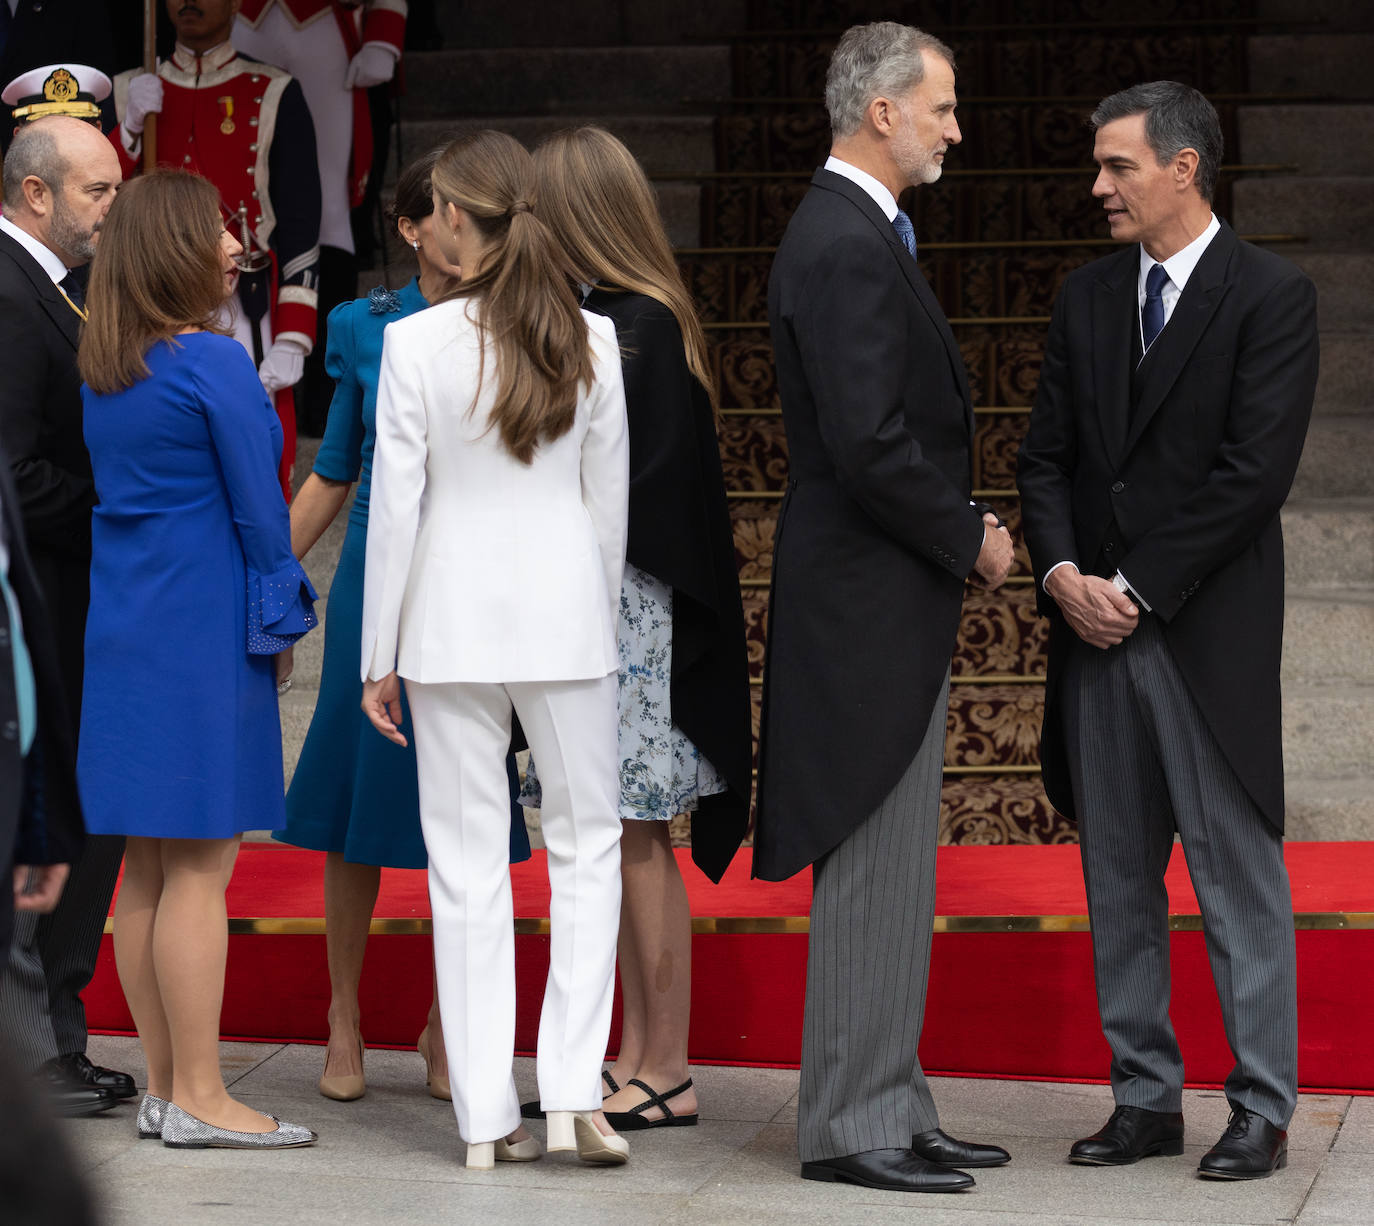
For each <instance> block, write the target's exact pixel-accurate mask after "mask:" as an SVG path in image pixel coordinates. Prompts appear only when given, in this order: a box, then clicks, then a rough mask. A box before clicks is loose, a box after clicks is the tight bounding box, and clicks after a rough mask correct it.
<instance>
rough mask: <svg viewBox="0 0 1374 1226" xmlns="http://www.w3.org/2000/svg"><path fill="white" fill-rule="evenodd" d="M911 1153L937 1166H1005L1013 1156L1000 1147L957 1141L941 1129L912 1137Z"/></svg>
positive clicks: (934, 1129)
mask: <svg viewBox="0 0 1374 1226" xmlns="http://www.w3.org/2000/svg"><path fill="white" fill-rule="evenodd" d="M911 1152H912V1153H913V1154H915V1155H916V1156H917V1157H918V1158H924V1159H925V1160H926V1161H927V1162H933V1163H935V1164H936V1165H937V1166H1005V1165H1006V1164H1007V1163H1008V1162H1010V1161H1011V1155H1010V1154H1009V1153H1007V1151H1006V1150H1005V1149H1003V1148H1002V1147H1001V1146H1000V1145H974V1144H973V1143H972V1142H970V1141H956V1140H955V1139H954V1138H953V1137H951V1136H950V1135H949V1134H948V1133H946V1132H943V1131H941V1130H940V1129H939V1128H932V1129H931V1130H930V1131H929V1132H918V1133H917V1134H916V1135H915V1136H914V1137H912V1138H911Z"/></svg>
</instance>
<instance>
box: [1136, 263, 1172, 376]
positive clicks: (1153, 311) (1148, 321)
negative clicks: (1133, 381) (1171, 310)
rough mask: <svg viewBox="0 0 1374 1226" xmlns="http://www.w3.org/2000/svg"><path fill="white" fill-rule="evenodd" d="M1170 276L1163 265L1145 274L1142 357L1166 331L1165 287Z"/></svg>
mask: <svg viewBox="0 0 1374 1226" xmlns="http://www.w3.org/2000/svg"><path fill="white" fill-rule="evenodd" d="M1168 280H1169V274H1168V273H1167V272H1165V271H1164V265H1163V264H1156V265H1155V266H1154V267H1153V268H1151V269H1150V271H1149V272H1147V273H1146V274H1145V305H1144V306H1143V307H1142V308H1141V311H1140V339H1141V341H1142V343H1143V345H1144V348H1143V350H1142V352H1141V356H1142V357H1143V356H1144V354H1146V353H1148V352H1149V350H1150V346H1151V345H1153V344H1154V343H1155V337H1157V336H1158V335H1159V334H1160V332H1161V331H1163V329H1164V286H1165V285H1166V284H1167V282H1168Z"/></svg>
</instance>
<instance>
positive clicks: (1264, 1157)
mask: <svg viewBox="0 0 1374 1226" xmlns="http://www.w3.org/2000/svg"><path fill="white" fill-rule="evenodd" d="M1287 1165H1288V1134H1287V1133H1286V1132H1284V1131H1283V1130H1282V1129H1281V1128H1275V1127H1274V1125H1273V1124H1271V1123H1270V1122H1269V1121H1268V1120H1266V1119H1265V1118H1264V1116H1262V1115H1256V1114H1255V1113H1254V1112H1253V1111H1247V1110H1245V1108H1244V1107H1235V1108H1233V1109H1232V1111H1231V1122H1230V1123H1229V1124H1227V1125H1226V1131H1225V1132H1223V1133H1222V1134H1221V1140H1220V1141H1218V1142H1217V1143H1216V1144H1215V1145H1213V1146H1212V1148H1211V1149H1209V1150H1208V1151H1207V1152H1206V1153H1205V1154H1203V1155H1202V1161H1201V1162H1199V1163H1198V1168H1197V1173H1198V1174H1199V1175H1201V1176H1202V1177H1203V1178H1204V1179H1264V1178H1266V1177H1267V1176H1269V1175H1272V1174H1273V1173H1274V1172H1275V1171H1281V1170H1282V1169H1283V1168H1284V1167H1285V1166H1287Z"/></svg>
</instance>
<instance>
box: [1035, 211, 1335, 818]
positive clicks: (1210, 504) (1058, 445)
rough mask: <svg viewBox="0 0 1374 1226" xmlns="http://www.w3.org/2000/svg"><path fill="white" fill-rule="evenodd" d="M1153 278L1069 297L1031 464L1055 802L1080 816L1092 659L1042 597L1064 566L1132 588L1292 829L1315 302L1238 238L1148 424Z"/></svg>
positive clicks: (1270, 813) (1195, 312) (1055, 322)
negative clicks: (1067, 721)
mask: <svg viewBox="0 0 1374 1226" xmlns="http://www.w3.org/2000/svg"><path fill="white" fill-rule="evenodd" d="M1139 274H1140V248H1139V247H1138V246H1136V245H1132V246H1130V247H1128V248H1127V249H1125V250H1124V251H1120V252H1118V253H1116V254H1114V255H1110V256H1108V257H1107V258H1105V259H1102V260H1098V261H1097V262H1096V263H1093V264H1089V265H1088V266H1087V267H1086V268H1081V269H1079V270H1077V271H1076V272H1074V273H1073V274H1072V275H1070V277H1069V278H1068V279H1067V280H1066V281H1065V283H1064V288H1063V290H1062V291H1061V293H1060V295H1059V298H1058V300H1057V301H1056V302H1055V306H1054V316H1053V319H1052V321H1051V324H1050V334H1049V340H1048V345H1047V349H1046V354H1045V361H1044V365H1043V366H1042V367H1041V372H1040V386H1039V390H1038V393H1037V395H1036V401H1035V408H1034V411H1033V412H1032V415H1031V422H1030V428H1029V431H1028V433H1027V436H1026V440H1025V443H1024V444H1023V445H1022V448H1021V456H1020V467H1019V474H1018V481H1017V483H1018V485H1019V486H1020V489H1021V505H1022V516H1023V522H1024V525H1025V531H1026V538H1027V542H1028V544H1029V546H1030V553H1031V561H1032V563H1033V565H1034V568H1035V575H1036V581H1037V590H1038V593H1039V595H1038V598H1039V602H1040V609H1041V612H1043V613H1045V614H1046V615H1047V616H1048V617H1049V618H1050V620H1051V623H1052V625H1051V634H1050V658H1049V677H1048V681H1047V687H1046V689H1047V694H1046V704H1045V725H1044V735H1043V741H1042V747H1041V756H1042V768H1043V772H1044V779H1045V788H1046V791H1047V792H1048V793H1049V797H1050V800H1051V801H1052V802H1053V804H1054V806H1055V808H1057V809H1058V810H1059V811H1060V812H1061V813H1064V814H1065V815H1066V816H1070V817H1072V816H1073V815H1074V807H1073V796H1072V791H1071V788H1070V784H1069V772H1068V762H1067V758H1066V754H1065V747H1064V738H1063V730H1062V727H1061V724H1060V718H1059V710H1058V688H1059V678H1060V676H1061V675H1062V670H1063V666H1064V661H1065V658H1066V656H1067V653H1068V652H1069V651H1071V650H1076V649H1077V647H1076V644H1078V642H1079V640H1078V639H1077V637H1076V636H1075V635H1074V634H1073V632H1072V631H1071V630H1070V629H1069V627H1068V624H1067V623H1066V622H1065V621H1064V619H1063V617H1062V616H1061V614H1060V613H1059V610H1058V607H1057V606H1056V605H1055V603H1054V601H1053V600H1052V599H1051V598H1050V597H1048V596H1047V595H1046V594H1045V592H1044V590H1043V587H1040V584H1041V583H1043V580H1044V577H1045V575H1046V573H1047V572H1048V570H1049V569H1050V568H1051V567H1052V566H1054V565H1055V564H1056V563H1057V562H1061V561H1071V562H1074V563H1076V564H1077V565H1078V568H1079V569H1080V570H1081V571H1083V572H1084V573H1096V574H1099V575H1103V576H1108V575H1111V574H1113V573H1115V572H1116V571H1117V570H1118V569H1120V570H1121V572H1122V573H1123V574H1124V575H1125V576H1126V577H1127V579H1129V581H1130V583H1131V585H1132V587H1133V588H1134V590H1135V591H1136V592H1137V593H1138V594H1139V595H1140V596H1141V598H1142V599H1143V600H1144V601H1145V602H1146V603H1147V604H1148V605H1149V606H1150V608H1151V609H1152V610H1153V616H1156V617H1158V618H1159V620H1160V621H1161V622H1162V623H1163V626H1164V633H1165V638H1166V640H1167V642H1168V644H1169V647H1170V649H1171V650H1172V652H1173V655H1174V658H1175V659H1176V661H1177V662H1178V666H1179V668H1180V670H1181V671H1182V673H1183V676H1184V677H1185V679H1186V680H1187V683H1188V687H1189V689H1190V691H1191V692H1192V694H1193V697H1194V698H1195V699H1196V700H1197V703H1198V705H1199V707H1200V708H1201V709H1202V713H1203V716H1204V717H1205V718H1206V720H1207V724H1208V726H1209V728H1210V729H1211V730H1212V732H1213V734H1214V735H1215V736H1216V738H1217V741H1218V742H1219V743H1220V746H1221V749H1222V752H1223V753H1224V754H1225V755H1226V758H1227V760H1228V761H1229V762H1230V763H1231V765H1232V766H1233V767H1234V768H1235V771H1236V773H1237V775H1238V776H1239V778H1240V780H1241V782H1242V784H1243V785H1244V786H1245V788H1246V790H1247V791H1248V792H1249V793H1250V795H1251V796H1252V797H1253V798H1254V800H1255V802H1256V804H1258V805H1259V807H1260V809H1261V810H1262V811H1263V812H1264V815H1265V816H1266V818H1268V820H1269V821H1270V822H1272V823H1273V824H1274V826H1276V827H1277V828H1279V829H1280V830H1281V829H1282V828H1283V817H1284V803H1283V747H1282V742H1281V735H1280V724H1281V700H1280V693H1279V658H1280V653H1281V651H1282V646H1283V535H1282V531H1281V528H1280V524H1279V508H1280V507H1281V506H1282V505H1283V502H1284V499H1286V498H1287V497H1288V491H1289V489H1290V488H1291V486H1292V484H1293V476H1294V474H1295V472H1296V471H1297V467H1298V459H1299V457H1300V455H1301V453H1302V444H1303V439H1304V437H1305V435H1306V432H1307V423H1308V419H1309V417H1310V416H1311V412H1312V400H1313V397H1314V395H1315V392H1316V384H1317V315H1316V290H1315V289H1314V287H1313V286H1312V283H1311V282H1310V281H1309V280H1308V279H1307V278H1306V277H1305V276H1304V275H1303V273H1302V272H1301V271H1300V270H1299V269H1298V268H1297V267H1296V266H1295V265H1293V264H1292V263H1290V262H1289V261H1287V260H1285V259H1282V258H1281V257H1279V256H1277V255H1274V254H1272V253H1271V252H1267V251H1262V250H1260V249H1259V248H1257V247H1254V246H1252V245H1251V244H1249V243H1246V242H1242V241H1241V240H1240V239H1238V238H1237V237H1236V235H1235V233H1234V232H1233V231H1232V230H1231V228H1230V227H1229V226H1227V225H1226V224H1225V223H1222V228H1221V230H1220V231H1219V233H1218V234H1217V235H1216V237H1215V238H1214V239H1213V240H1212V242H1211V243H1210V244H1209V245H1208V247H1207V249H1206V250H1205V251H1204V252H1203V255H1202V258H1201V259H1200V260H1199V262H1198V264H1197V267H1196V268H1195V269H1194V270H1193V273H1192V276H1190V277H1189V279H1188V284H1187V285H1186V286H1185V287H1184V290H1183V292H1182V294H1181V295H1180V297H1179V300H1178V302H1177V304H1176V305H1175V307H1174V311H1173V314H1172V315H1171V316H1170V319H1169V323H1168V325H1167V326H1166V327H1165V329H1164V331H1163V332H1161V333H1160V335H1159V338H1158V339H1157V340H1156V341H1155V343H1154V345H1153V346H1152V347H1151V350H1150V353H1149V355H1148V357H1147V358H1146V361H1145V363H1143V364H1142V366H1141V368H1140V395H1139V403H1138V404H1137V405H1136V407H1135V409H1134V411H1132V406H1131V390H1130V388H1131V362H1132V360H1133V355H1132V349H1131V345H1132V339H1131V329H1132V328H1135V327H1137V326H1138V324H1137V320H1138V318H1139V303H1138V284H1139ZM1084 649H1085V650H1095V649H1092V648H1084Z"/></svg>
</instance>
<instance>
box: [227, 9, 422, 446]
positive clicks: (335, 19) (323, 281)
mask: <svg viewBox="0 0 1374 1226" xmlns="http://www.w3.org/2000/svg"><path fill="white" fill-rule="evenodd" d="M405 20H406V4H405V0H363V2H361V3H360V2H359V0H242V3H241V6H240V8H239V14H238V19H237V20H236V21H235V22H234V46H236V47H237V48H238V49H239V51H240V52H242V53H243V54H245V55H251V56H252V57H253V58H254V59H255V60H261V61H263V63H266V64H275V65H276V66H277V67H278V68H284V69H285V70H286V71H287V72H289V73H290V74H291V75H292V76H293V77H295V78H296V80H297V81H299V82H300V86H301V90H302V91H303V92H304V94H305V101H306V105H307V106H309V108H310V116H311V118H312V119H313V120H314V121H315V148H316V153H317V155H318V157H319V166H320V284H319V291H320V326H321V328H322V329H323V328H324V327H325V326H326V320H327V319H328V318H329V313H330V311H331V310H332V309H333V308H334V307H335V306H337V305H338V304H339V303H341V302H346V301H349V300H350V299H352V298H353V297H355V296H356V294H357V292H358V268H357V259H356V257H355V255H354V251H355V247H354V239H353V224H352V219H351V216H350V211H351V210H352V209H354V208H356V207H357V206H358V205H359V204H361V203H362V202H363V199H364V194H365V192H366V191H367V180H368V172H369V170H370V169H371V167H372V164H373V154H374V151H375V149H374V141H373V115H372V111H371V106H372V105H375V104H379V100H378V99H376V98H371V99H370V98H369V93H368V91H369V89H370V88H371V87H372V86H374V85H381V84H383V83H385V82H387V81H390V80H391V79H392V77H393V76H394V75H395V73H396V64H397V61H398V60H399V59H400V57H401V47H402V44H403V43H404V41H405ZM380 105H382V106H383V107H384V108H386V107H389V103H385V102H382V103H380ZM379 120H380V123H379V128H378V138H379V140H381V141H382V144H383V156H384V154H385V137H386V133H385V130H384V126H383V125H384V124H385V122H386V121H385V119H382V118H381V117H379ZM319 341H320V343H319V344H318V345H317V346H316V351H315V353H314V355H313V356H312V357H311V358H310V360H309V361H307V362H306V365H305V378H304V379H303V380H302V383H301V385H300V387H298V388H297V389H296V414H297V417H298V419H299V422H300V426H301V429H302V430H303V431H307V432H309V433H320V432H322V431H323V429H324V420H325V416H326V414H327V412H328V409H329V402H330V400H331V399H332V398H333V395H334V381H333V380H332V379H331V378H329V376H328V375H327V374H326V373H325V369H324V362H323V357H324V347H325V337H324V336H323V335H321V336H320V338H319Z"/></svg>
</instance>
